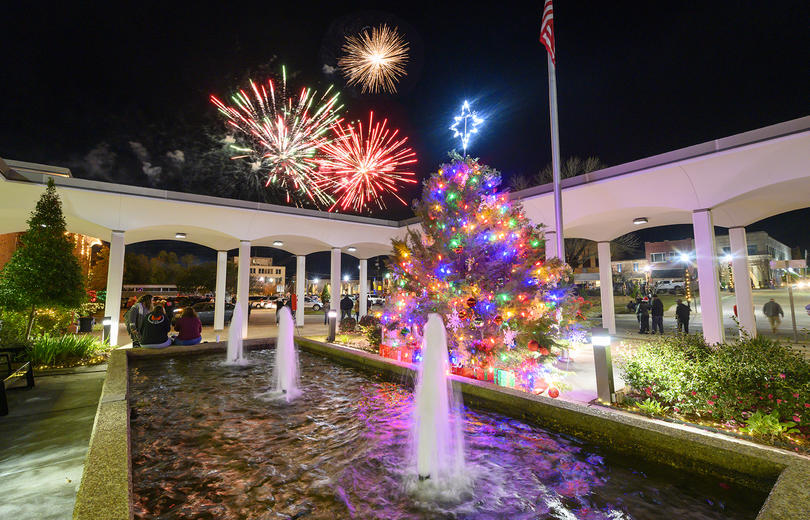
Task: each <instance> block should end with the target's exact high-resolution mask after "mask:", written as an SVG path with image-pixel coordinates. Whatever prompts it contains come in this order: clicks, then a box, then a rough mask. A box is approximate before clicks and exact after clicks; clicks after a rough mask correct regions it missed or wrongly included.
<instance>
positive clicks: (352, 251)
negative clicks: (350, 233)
mask: <svg viewBox="0 0 810 520" xmlns="http://www.w3.org/2000/svg"><path fill="white" fill-rule="evenodd" d="M346 251H348V252H349V253H354V252H355V251H357V248H356V247H354V246H352V247H347V248H346Z"/></svg>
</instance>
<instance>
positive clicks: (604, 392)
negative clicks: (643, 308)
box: [591, 327, 616, 404]
mask: <svg viewBox="0 0 810 520" xmlns="http://www.w3.org/2000/svg"><path fill="white" fill-rule="evenodd" d="M610 341H611V338H610V333H609V332H608V330H607V329H605V328H602V327H595V328H593V329H591V344H592V345H593V362H594V368H595V369H596V396H597V398H598V399H599V401H601V402H603V403H607V404H610V403H612V402H613V401H615V400H616V395H615V390H614V385H613V361H612V360H611V357H610Z"/></svg>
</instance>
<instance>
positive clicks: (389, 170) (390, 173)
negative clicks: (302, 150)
mask: <svg viewBox="0 0 810 520" xmlns="http://www.w3.org/2000/svg"><path fill="white" fill-rule="evenodd" d="M387 124H388V120H387V119H383V121H382V123H379V122H378V123H376V124H375V123H374V112H370V113H369V116H368V127H367V128H366V129H365V131H364V129H363V124H362V123H361V122H359V121H358V122H357V126H356V128H355V126H353V125H352V124H351V123H349V124H347V125H345V126H344V125H343V124H341V122H337V123H336V124H335V125H334V126H333V127H332V128H333V130H334V133H335V136H336V138H335V139H333V140H332V141H331V142H329V143H327V144H325V145H324V146H323V149H322V151H323V152H324V154H325V155H326V157H325V158H324V159H323V160H322V162H321V168H322V171H323V173H324V174H325V180H324V181H323V186H322V187H323V188H325V189H327V190H328V191H330V192H331V193H332V195H333V197H334V198H335V203H334V204H332V207H330V208H329V211H332V210H334V209H335V208H337V207H340V209H342V210H346V209H348V208H351V209H353V210H356V211H361V210H362V209H364V208H365V207H366V206H367V205H368V204H369V203H372V202H373V203H376V204H377V206H378V207H379V208H384V207H385V202H384V198H383V195H384V194H386V193H390V194H391V195H393V196H394V197H396V199H397V200H399V201H400V202H401V203H402V204H406V202H405V201H404V200H402V197H400V196H399V195H398V194H397V192H398V190H399V187H400V186H399V185H400V184H401V183H409V184H415V183H416V179H415V174H414V172H412V171H404V169H403V167H406V165H409V164H414V163H416V154H415V153H414V152H413V150H412V149H411V148H409V147H407V146H405V143H406V142H407V141H408V138H407V137H402V138H398V137H397V136H398V134H399V130H395V129H394V130H391V129H389V128H387Z"/></svg>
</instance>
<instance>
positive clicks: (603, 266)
mask: <svg viewBox="0 0 810 520" xmlns="http://www.w3.org/2000/svg"><path fill="white" fill-rule="evenodd" d="M596 250H597V254H598V256H599V292H600V294H601V295H602V327H604V328H606V329H607V330H608V332H610V334H611V335H613V334H616V315H615V310H614V308H613V269H612V267H611V265H610V242H598V243H597V244H596Z"/></svg>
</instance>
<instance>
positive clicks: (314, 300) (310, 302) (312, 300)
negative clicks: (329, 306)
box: [304, 296, 323, 311]
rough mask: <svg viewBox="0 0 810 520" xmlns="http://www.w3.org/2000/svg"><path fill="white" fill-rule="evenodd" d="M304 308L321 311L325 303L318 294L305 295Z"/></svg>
mask: <svg viewBox="0 0 810 520" xmlns="http://www.w3.org/2000/svg"><path fill="white" fill-rule="evenodd" d="M304 309H312V310H313V311H319V310H321V309H323V303H322V302H321V299H320V298H318V297H317V296H304Z"/></svg>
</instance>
